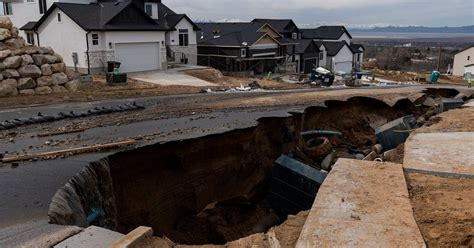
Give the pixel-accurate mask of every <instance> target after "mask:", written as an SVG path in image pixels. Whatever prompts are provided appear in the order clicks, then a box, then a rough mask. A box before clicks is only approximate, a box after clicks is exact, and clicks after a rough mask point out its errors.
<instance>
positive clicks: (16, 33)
mask: <svg viewBox="0 0 474 248" xmlns="http://www.w3.org/2000/svg"><path fill="white" fill-rule="evenodd" d="M10 33H11V34H12V38H18V33H19V32H18V28H17V27H13V28H12V29H10Z"/></svg>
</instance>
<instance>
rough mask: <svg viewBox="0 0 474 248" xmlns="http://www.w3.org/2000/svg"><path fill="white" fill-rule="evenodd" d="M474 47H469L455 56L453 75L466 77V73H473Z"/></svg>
mask: <svg viewBox="0 0 474 248" xmlns="http://www.w3.org/2000/svg"><path fill="white" fill-rule="evenodd" d="M473 68H474V45H473V46H470V47H467V48H465V49H463V50H461V51H460V52H458V53H457V54H456V55H454V64H453V75H455V76H464V74H465V73H466V72H471V73H473Z"/></svg>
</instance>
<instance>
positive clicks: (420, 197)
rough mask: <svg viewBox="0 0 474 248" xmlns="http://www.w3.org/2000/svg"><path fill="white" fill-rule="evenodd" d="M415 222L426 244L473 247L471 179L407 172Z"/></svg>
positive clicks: (473, 214) (473, 213)
mask: <svg viewBox="0 0 474 248" xmlns="http://www.w3.org/2000/svg"><path fill="white" fill-rule="evenodd" d="M407 179H408V184H409V190H410V197H411V200H412V205H413V210H414V214H415V219H416V222H417V223H418V226H419V227H420V230H421V233H422V235H423V237H424V239H425V242H426V243H427V245H428V247H461V246H464V247H473V246H474V208H473V206H474V198H473V196H474V180H473V179H472V178H471V179H462V178H445V177H437V176H432V175H422V174H416V173H408V174H407Z"/></svg>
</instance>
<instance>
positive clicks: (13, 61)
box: [3, 56, 21, 69]
mask: <svg viewBox="0 0 474 248" xmlns="http://www.w3.org/2000/svg"><path fill="white" fill-rule="evenodd" d="M3 64H4V65H5V68H7V69H16V68H18V67H20V66H21V57H20V56H13V57H8V58H6V59H4V60H3Z"/></svg>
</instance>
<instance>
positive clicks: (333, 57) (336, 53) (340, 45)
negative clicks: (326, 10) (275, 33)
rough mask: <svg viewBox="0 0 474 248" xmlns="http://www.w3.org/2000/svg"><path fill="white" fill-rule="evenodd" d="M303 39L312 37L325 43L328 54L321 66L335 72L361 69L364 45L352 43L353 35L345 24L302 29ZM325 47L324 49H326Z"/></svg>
mask: <svg viewBox="0 0 474 248" xmlns="http://www.w3.org/2000/svg"><path fill="white" fill-rule="evenodd" d="M300 32H301V37H302V39H312V40H314V41H316V42H319V44H324V48H325V49H326V50H325V51H323V52H322V53H323V54H326V56H325V57H324V61H321V62H320V65H321V66H325V67H326V69H328V70H331V71H333V72H343V73H350V72H351V71H352V70H353V68H355V69H356V70H360V69H361V65H362V61H363V53H364V51H365V48H364V47H363V46H362V45H359V44H354V43H352V36H351V34H350V33H349V31H347V29H346V28H345V27H344V26H321V27H318V28H314V29H300ZM324 48H323V49H324Z"/></svg>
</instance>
